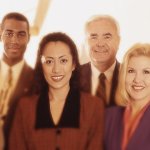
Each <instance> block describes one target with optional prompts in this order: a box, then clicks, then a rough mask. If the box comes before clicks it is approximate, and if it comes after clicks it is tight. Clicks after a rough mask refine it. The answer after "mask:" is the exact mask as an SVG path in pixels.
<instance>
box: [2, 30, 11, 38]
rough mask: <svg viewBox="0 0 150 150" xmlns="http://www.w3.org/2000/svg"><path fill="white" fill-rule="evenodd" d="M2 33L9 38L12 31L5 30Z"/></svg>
mask: <svg viewBox="0 0 150 150" xmlns="http://www.w3.org/2000/svg"><path fill="white" fill-rule="evenodd" d="M4 35H5V36H6V37H9V38H11V37H13V32H10V31H6V32H5V33H4Z"/></svg>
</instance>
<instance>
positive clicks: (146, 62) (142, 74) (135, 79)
mask: <svg viewBox="0 0 150 150" xmlns="http://www.w3.org/2000/svg"><path fill="white" fill-rule="evenodd" d="M125 86H126V90H127V92H128V94H129V95H130V97H131V99H132V100H135V101H140V100H144V101H150V58H149V57H147V56H137V57H134V56H133V57H131V58H130V60H129V63H128V66H127V75H126V82H125Z"/></svg>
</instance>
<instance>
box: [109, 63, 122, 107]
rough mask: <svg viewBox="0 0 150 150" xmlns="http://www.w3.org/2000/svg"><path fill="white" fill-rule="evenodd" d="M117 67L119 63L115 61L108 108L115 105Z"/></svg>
mask: <svg viewBox="0 0 150 150" xmlns="http://www.w3.org/2000/svg"><path fill="white" fill-rule="evenodd" d="M119 67H120V63H119V62H118V61H117V62H116V66H115V69H114V73H113V77H112V85H111V90H110V96H109V102H110V103H109V106H112V105H115V94H116V90H117V85H118V75H119Z"/></svg>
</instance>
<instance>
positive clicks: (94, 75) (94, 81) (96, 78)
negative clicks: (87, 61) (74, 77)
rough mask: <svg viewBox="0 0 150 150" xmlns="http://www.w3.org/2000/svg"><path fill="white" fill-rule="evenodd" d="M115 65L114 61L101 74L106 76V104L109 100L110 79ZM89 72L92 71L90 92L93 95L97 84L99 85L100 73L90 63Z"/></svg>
mask: <svg viewBox="0 0 150 150" xmlns="http://www.w3.org/2000/svg"><path fill="white" fill-rule="evenodd" d="M115 65H116V61H115V62H114V63H113V64H112V65H111V66H110V67H109V68H108V69H107V70H106V71H105V72H103V73H104V74H105V76H106V80H105V85H106V98H107V99H106V100H107V102H108V100H109V95H110V89H111V84H112V77H113V72H114V69H115ZM91 70H92V91H91V92H92V95H95V94H96V90H97V87H98V83H99V75H100V73H101V72H100V71H99V70H98V69H97V68H96V67H95V66H94V65H93V64H92V63H91ZM108 103H109V102H108Z"/></svg>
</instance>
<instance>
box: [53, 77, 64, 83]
mask: <svg viewBox="0 0 150 150" xmlns="http://www.w3.org/2000/svg"><path fill="white" fill-rule="evenodd" d="M51 78H52V80H53V81H55V82H59V81H61V80H62V79H63V78H64V76H63V75H60V76H51Z"/></svg>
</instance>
